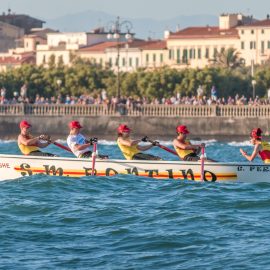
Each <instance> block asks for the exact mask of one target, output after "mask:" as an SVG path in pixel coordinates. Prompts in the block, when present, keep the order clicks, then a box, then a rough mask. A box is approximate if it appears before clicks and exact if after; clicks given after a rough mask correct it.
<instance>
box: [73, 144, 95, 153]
mask: <svg viewBox="0 0 270 270" xmlns="http://www.w3.org/2000/svg"><path fill="white" fill-rule="evenodd" d="M89 146H91V143H85V144H75V145H74V148H75V150H79V151H80V150H84V149H86V148H88V147H89Z"/></svg>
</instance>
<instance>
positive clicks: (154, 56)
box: [153, 53, 156, 63]
mask: <svg viewBox="0 0 270 270" xmlns="http://www.w3.org/2000/svg"><path fill="white" fill-rule="evenodd" d="M153 62H154V63H156V54H155V53H154V54H153Z"/></svg>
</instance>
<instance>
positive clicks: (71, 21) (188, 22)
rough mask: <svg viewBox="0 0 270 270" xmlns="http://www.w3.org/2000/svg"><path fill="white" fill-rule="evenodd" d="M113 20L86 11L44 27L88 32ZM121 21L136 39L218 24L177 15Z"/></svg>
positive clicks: (214, 20) (203, 17) (213, 20)
mask: <svg viewBox="0 0 270 270" xmlns="http://www.w3.org/2000/svg"><path fill="white" fill-rule="evenodd" d="M115 19H116V16H115V15H111V14H107V13H105V12H99V11H91V10H88V11H85V12H81V13H75V14H69V15H66V16H62V17H59V18H55V19H51V20H47V24H46V27H51V28H54V29H57V30H60V31H89V30H91V29H93V28H96V27H100V26H105V27H106V26H107V25H108V22H110V21H114V20H115ZM121 19H123V20H129V21H130V22H132V24H133V32H135V33H136V37H141V38H147V37H151V38H163V33H164V30H171V31H176V30H177V29H182V28H185V27H188V26H204V25H217V24H218V17H216V16H213V15H193V16H185V15H179V16H178V17H176V18H172V19H169V20H153V19H149V18H140V19H130V18H121Z"/></svg>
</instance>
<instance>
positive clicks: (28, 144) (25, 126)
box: [18, 120, 56, 157]
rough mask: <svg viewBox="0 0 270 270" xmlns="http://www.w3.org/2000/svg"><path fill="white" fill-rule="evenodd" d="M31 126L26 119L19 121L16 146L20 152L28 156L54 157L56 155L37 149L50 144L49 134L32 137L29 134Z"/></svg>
mask: <svg viewBox="0 0 270 270" xmlns="http://www.w3.org/2000/svg"><path fill="white" fill-rule="evenodd" d="M31 127H32V125H31V124H29V122H27V121H26V120H23V121H21V122H20V129H21V133H20V135H19V136H18V146H19V148H20V150H21V152H22V154H24V155H29V156H43V157H46V156H47V157H55V156H56V155H54V154H50V153H45V152H41V151H40V149H39V148H45V147H47V146H48V145H49V144H50V136H48V135H40V136H38V137H34V136H32V135H31V134H30V128H31Z"/></svg>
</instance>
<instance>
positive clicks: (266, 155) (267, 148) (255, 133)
mask: <svg viewBox="0 0 270 270" xmlns="http://www.w3.org/2000/svg"><path fill="white" fill-rule="evenodd" d="M262 133H263V131H262V130H261V129H260V128H254V129H253V130H252V131H251V133H250V142H251V143H252V144H253V145H254V149H253V152H252V154H251V155H250V156H249V155H248V154H247V152H245V151H244V150H243V149H242V148H240V152H241V154H242V155H243V156H244V157H245V158H246V159H247V160H249V161H253V160H254V159H255V157H256V156H259V157H260V158H261V159H262V160H263V162H264V163H268V164H269V163H270V144H269V143H268V142H265V141H262Z"/></svg>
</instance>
